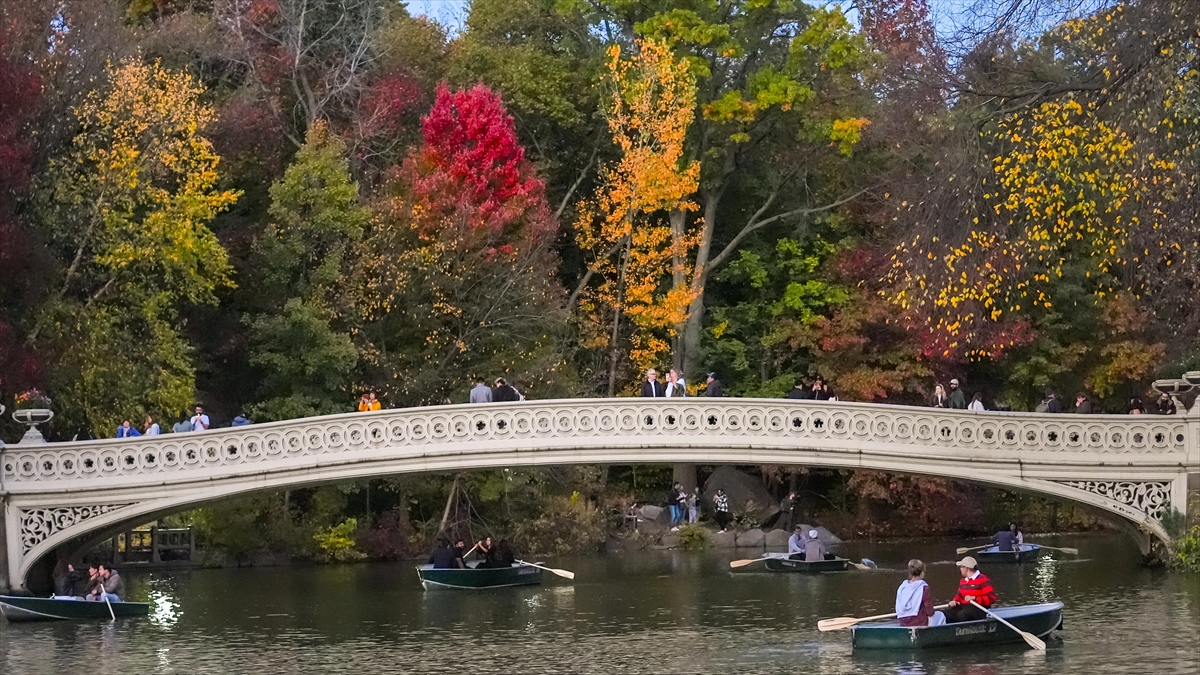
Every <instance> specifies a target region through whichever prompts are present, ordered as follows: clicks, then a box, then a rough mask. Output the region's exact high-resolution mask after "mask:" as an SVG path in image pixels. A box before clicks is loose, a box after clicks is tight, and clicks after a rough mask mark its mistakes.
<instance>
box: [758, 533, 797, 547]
mask: <svg viewBox="0 0 1200 675" xmlns="http://www.w3.org/2000/svg"><path fill="white" fill-rule="evenodd" d="M790 536H792V533H791V532H784V531H783V530H771V531H770V532H768V533H767V534H766V537H765V538H764V540H763V541H764V543H766V545H767V548H782V547H785V546H787V543H788V537H790Z"/></svg>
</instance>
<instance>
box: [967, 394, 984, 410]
mask: <svg viewBox="0 0 1200 675" xmlns="http://www.w3.org/2000/svg"><path fill="white" fill-rule="evenodd" d="M967 410H970V411H971V412H986V411H987V408H985V407H983V394H981V393H979V392H975V395H974V396H972V397H971V402H970V403H968V404H967Z"/></svg>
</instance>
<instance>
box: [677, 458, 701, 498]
mask: <svg viewBox="0 0 1200 675" xmlns="http://www.w3.org/2000/svg"><path fill="white" fill-rule="evenodd" d="M672 475H673V477H674V481H675V482H676V483H679V484H681V485H682V486H683V491H684V492H686V493H688V494H691V493H692V490H693V489H695V487H696V465H695V464H676V465H675V468H674V471H673V472H672Z"/></svg>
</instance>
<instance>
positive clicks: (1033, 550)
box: [972, 544, 1042, 565]
mask: <svg viewBox="0 0 1200 675" xmlns="http://www.w3.org/2000/svg"><path fill="white" fill-rule="evenodd" d="M1016 548H1017V550H1015V551H1001V550H1000V549H999V548H998V547H996V546H989V547H988V548H985V549H983V550H982V551H977V552H975V553H973V554H972V555H974V556H975V560H977V561H979V564H981V565H982V564H984V563H1026V562H1036V561H1037V559H1038V556H1040V555H1041V554H1042V547H1041V546H1038V545H1037V544H1022V545H1020V546H1018V547H1016Z"/></svg>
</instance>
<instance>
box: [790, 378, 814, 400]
mask: <svg viewBox="0 0 1200 675" xmlns="http://www.w3.org/2000/svg"><path fill="white" fill-rule="evenodd" d="M784 398H789V399H792V400H793V401H804V400H807V399H810V398H812V394H811V393H810V392H809V391H808V388H807V387H805V386H804V380H796V385H795V386H794V387H792V390H791V391H789V392H788V393H787V396H784Z"/></svg>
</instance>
